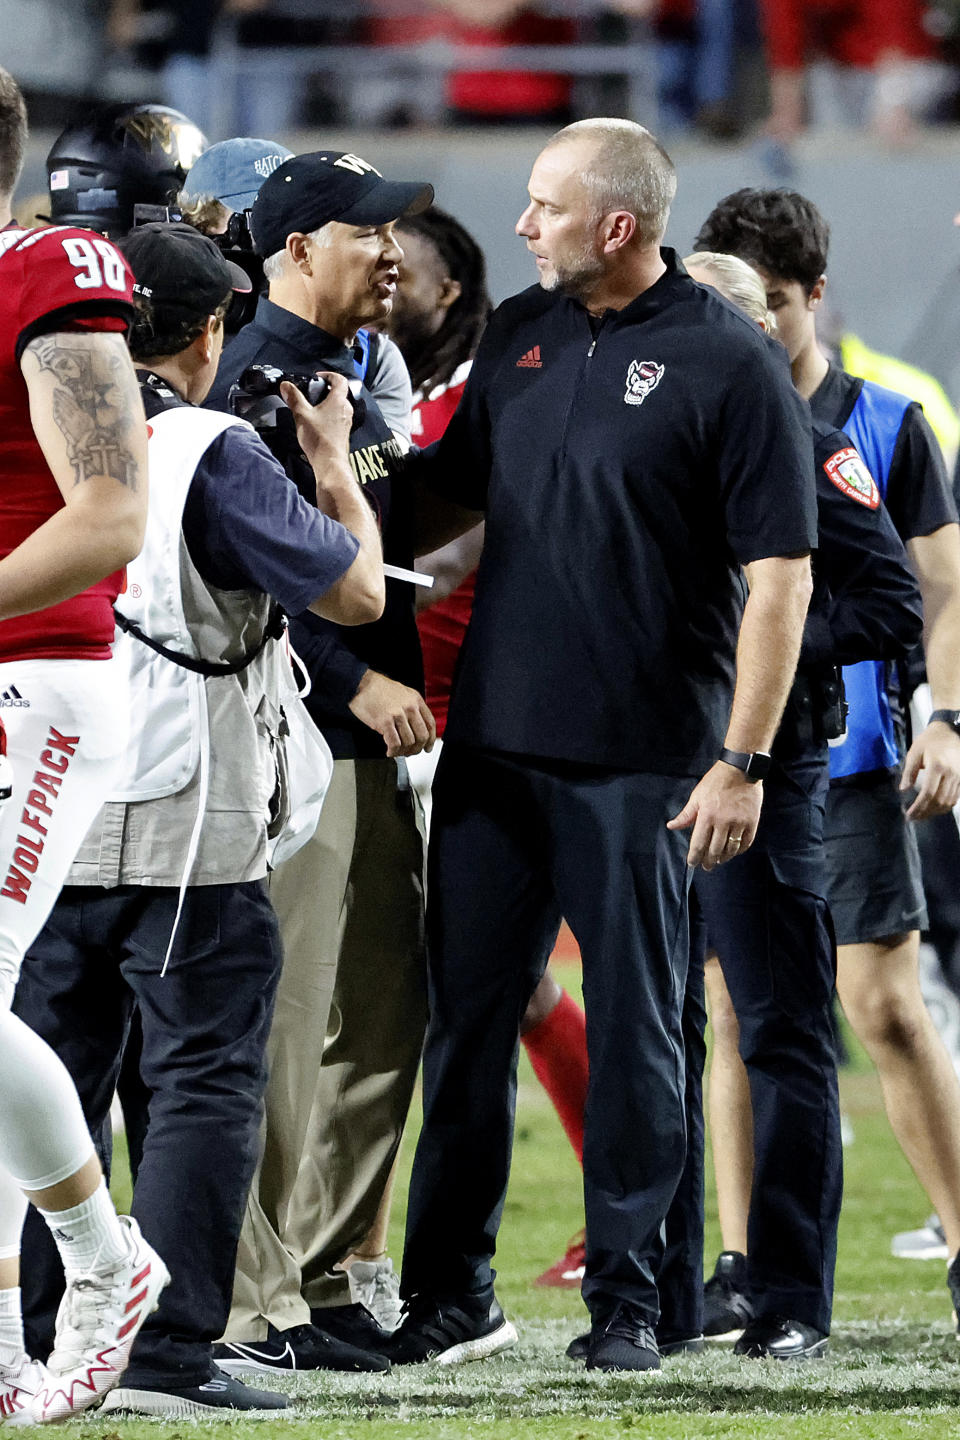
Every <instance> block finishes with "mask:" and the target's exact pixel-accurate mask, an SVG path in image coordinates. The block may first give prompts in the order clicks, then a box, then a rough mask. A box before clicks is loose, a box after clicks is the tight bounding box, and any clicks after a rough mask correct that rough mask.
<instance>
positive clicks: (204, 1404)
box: [100, 1369, 289, 1420]
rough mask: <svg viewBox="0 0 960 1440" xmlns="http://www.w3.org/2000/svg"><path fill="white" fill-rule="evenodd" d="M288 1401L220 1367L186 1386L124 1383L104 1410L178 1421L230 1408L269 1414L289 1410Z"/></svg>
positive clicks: (107, 1398) (282, 1396) (253, 1414)
mask: <svg viewBox="0 0 960 1440" xmlns="http://www.w3.org/2000/svg"><path fill="white" fill-rule="evenodd" d="M288 1404H289V1401H288V1400H287V1397H286V1396H285V1395H277V1394H276V1393H275V1392H274V1391H273V1390H254V1389H253V1387H252V1386H251V1385H244V1384H243V1382H242V1381H240V1380H238V1379H237V1378H236V1377H235V1376H234V1375H227V1374H225V1373H224V1371H223V1370H219V1369H216V1370H214V1373H213V1375H211V1377H210V1379H209V1380H205V1381H204V1382H203V1384H202V1385H185V1386H184V1387H183V1388H182V1389H175V1388H173V1387H171V1388H166V1387H164V1388H163V1389H159V1388H156V1387H153V1386H149V1387H148V1386H136V1385H127V1384H123V1385H120V1386H118V1388H117V1389H116V1390H111V1391H110V1393H109V1394H108V1395H107V1397H106V1399H105V1400H104V1402H103V1404H102V1405H101V1407H100V1413H101V1414H103V1412H104V1411H105V1410H123V1411H124V1412H125V1413H126V1414H128V1415H161V1416H164V1417H165V1418H166V1419H169V1420H177V1419H180V1418H181V1417H182V1416H185V1415H210V1414H213V1415H217V1414H223V1412H224V1411H225V1410H230V1411H233V1412H239V1411H243V1413H244V1414H245V1415H249V1416H251V1417H256V1416H258V1415H269V1414H270V1412H271V1411H273V1410H286V1408H287V1405H288Z"/></svg>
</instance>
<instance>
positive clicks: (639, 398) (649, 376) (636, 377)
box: [623, 360, 663, 405]
mask: <svg viewBox="0 0 960 1440" xmlns="http://www.w3.org/2000/svg"><path fill="white" fill-rule="evenodd" d="M662 379H663V366H662V365H658V364H657V362H656V360H631V361H630V368H629V370H628V371H627V389H626V393H625V395H624V397H623V403H624V404H625V405H642V404H643V402H644V400H646V398H647V396H648V395H649V394H650V392H651V390H656V388H657V386H658V385H659V384H660V381H661V380H662Z"/></svg>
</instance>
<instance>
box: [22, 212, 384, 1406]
mask: <svg viewBox="0 0 960 1440" xmlns="http://www.w3.org/2000/svg"><path fill="white" fill-rule="evenodd" d="M125 250H126V253H127V255H128V257H129V261H130V264H131V268H132V269H133V271H134V274H135V275H136V276H137V277H138V280H137V291H138V293H139V300H138V306H139V309H138V317H137V320H136V323H135V327H134V330H133V333H132V336H131V350H132V353H133V356H134V359H135V361H136V362H137V364H138V368H139V370H140V377H141V393H142V397H143V403H144V407H145V409H146V412H147V418H148V420H149V422H150V429H151V431H152V433H151V438H150V442H149V444H150V449H149V461H150V475H151V480H152V484H151V500H150V513H149V518H148V523H147V538H146V542H145V548H144V552H143V554H142V555H141V556H140V557H139V559H138V560H137V561H136V562H135V563H134V564H133V565H132V566H131V567H130V569H129V571H128V586H127V590H126V592H125V594H124V596H123V597H121V600H120V602H119V607H118V608H119V609H120V610H121V619H122V624H123V626H124V627H125V628H126V630H127V631H128V632H129V633H128V634H127V635H126V637H125V639H124V642H123V644H124V653H125V655H126V659H127V663H128V666H129V669H130V674H131V688H132V693H133V695H134V697H135V699H134V703H133V706H132V718H133V726H134V730H133V733H132V735H131V740H130V744H129V748H128V762H129V763H128V770H127V773H126V774H125V775H124V777H123V779H122V782H121V784H120V785H119V786H118V789H117V791H115V794H116V795H117V796H119V797H121V798H118V799H115V800H113V801H111V802H110V803H108V804H107V805H106V806H104V807H103V809H102V810H101V812H100V814H99V816H98V817H97V820H96V822H95V823H94V825H93V826H92V827H91V829H90V831H89V833H88V835H87V837H86V839H85V841H84V843H83V845H82V847H81V849H80V851H79V854H78V857H77V860H76V862H75V864H74V866H73V868H72V870H71V872H70V876H69V879H68V884H67V885H66V886H65V888H64V890H63V891H62V893H61V896H60V899H59V901H58V903H57V905H56V907H55V910H54V913H53V915H52V916H51V919H50V921H49V922H48V924H47V926H46V927H45V929H44V930H43V931H42V933H41V935H40V937H39V938H38V940H37V941H36V943H35V944H34V946H33V947H32V949H31V951H30V954H29V957H28V960H27V964H26V966H25V970H24V978H23V984H22V985H21V986H20V987H19V989H18V992H17V998H16V1005H17V1010H18V1013H19V1014H20V1015H21V1017H22V1018H23V1019H25V1020H26V1021H27V1023H29V1024H30V1025H31V1026H32V1027H33V1028H34V1029H35V1030H37V1032H38V1033H40V1034H41V1035H43V1036H44V1037H45V1038H46V1039H47V1041H48V1042H49V1043H50V1044H51V1045H52V1046H53V1048H54V1049H55V1050H57V1052H58V1053H59V1054H60V1056H61V1058H62V1059H63V1061H64V1063H65V1064H66V1066H67V1068H68V1069H69V1070H70V1072H71V1074H72V1075H73V1077H74V1080H75V1082H76V1084H77V1089H78V1091H79V1093H80V1096H81V1100H82V1101H83V1104H84V1110H85V1113H86V1116H87V1119H88V1122H89V1123H90V1125H91V1129H92V1130H93V1132H94V1134H96V1133H98V1131H99V1130H100V1128H101V1127H102V1126H103V1124H104V1121H105V1119H106V1116H107V1115H108V1113H109V1108H110V1103H111V1099H112V1096H113V1091H114V1087H115V1081H116V1075H117V1068H118V1065H119V1059H120V1051H121V1048H122V1045H123V1040H124V1034H125V1030H126V1026H127V1023H128V1021H129V1017H130V1012H131V1008H132V1005H133V1002H134V1000H136V1003H137V1005H138V1007H139V1010H140V1014H141V1017H142V1023H143V1054H142V1058H141V1062H140V1064H141V1073H142V1076H143V1079H144V1082H145V1084H146V1085H147V1087H148V1089H149V1091H150V1105H149V1124H148V1127H147V1133H146V1139H145V1144H144V1154H143V1159H142V1163H141V1166H140V1170H139V1173H138V1175H137V1179H136V1184H135V1187H134V1195H133V1211H134V1214H135V1215H136V1216H138V1218H139V1219H140V1222H141V1224H142V1226H143V1229H144V1231H145V1232H146V1233H147V1235H152V1236H154V1237H155V1238H156V1241H157V1244H158V1245H162V1247H163V1249H164V1252H165V1254H166V1255H167V1256H168V1257H169V1260H168V1266H169V1269H170V1271H171V1275H172V1283H171V1284H170V1286H169V1287H168V1289H167V1291H166V1293H165V1295H164V1297H163V1300H162V1301H161V1304H160V1308H159V1309H158V1310H157V1312H156V1314H155V1315H153V1316H152V1317H151V1318H150V1319H149V1320H148V1322H147V1324H146V1326H145V1328H144V1330H143V1331H142V1332H141V1335H140V1338H139V1340H138V1343H137V1344H136V1345H135V1346H134V1351H133V1356H132V1361H131V1365H130V1368H129V1370H128V1371H127V1375H126V1378H125V1382H124V1386H123V1388H122V1389H120V1390H114V1391H113V1392H112V1394H111V1396H110V1404H111V1407H112V1408H116V1409H124V1410H131V1411H134V1412H136V1413H142V1414H149V1415H170V1414H175V1415H184V1414H208V1413H210V1412H214V1413H216V1412H222V1411H237V1410H244V1411H250V1410H254V1411H256V1410H262V1409H275V1408H282V1407H283V1406H284V1405H285V1403H286V1402H285V1401H284V1400H283V1398H282V1397H280V1396H276V1395H271V1394H269V1393H261V1392H258V1391H249V1390H247V1389H246V1388H245V1387H244V1386H243V1385H242V1384H240V1382H239V1381H237V1380H235V1379H234V1378H233V1377H226V1376H224V1375H222V1374H220V1373H218V1372H217V1370H216V1368H215V1366H214V1364H213V1359H212V1348H211V1346H212V1341H213V1340H214V1339H215V1338H216V1337H217V1336H218V1335H219V1334H220V1333H221V1332H222V1328H223V1326H224V1324H225V1323H226V1318H227V1314H228V1311H229V1304H230V1294H231V1289H232V1281H233V1268H234V1262H235V1258H236V1248H237V1240H238V1235H239V1229H240V1220H241V1217H242V1214H243V1207H244V1202H245V1199H246V1195H247V1190H248V1187H249V1183H250V1175H251V1172H252V1169H253V1161H254V1156H255V1151H256V1142H257V1131H258V1124H259V1117H260V1106H261V1098H262V1093H263V1086H264V1081H265V1069H264V1050H265V1046H266V1040H267V1033H268V1029H269V1023H270V1016H271V1012H272V1008H273V998H274V993H275V989H276V984H277V980H278V978H279V973H280V961H281V950H280V941H279V936H278V933H277V925H276V920H275V917H274V914H273V911H272V909H271V907H270V902H269V899H268V897H267V892H266V888H265V886H264V883H263V882H264V878H265V875H266V869H267V844H268V838H269V831H270V828H271V826H275V825H276V824H279V823H280V821H281V820H282V809H281V811H280V813H279V814H278V813H276V812H277V809H278V806H279V805H280V801H281V798H282V790H281V788H280V787H279V786H278V775H277V766H276V762H275V755H276V754H277V753H278V752H279V751H281V750H282V748H283V731H284V728H285V727H284V725H283V723H282V722H283V717H282V715H281V713H280V690H279V673H278V666H279V664H280V653H279V647H278V643H277V633H276V631H275V629H274V625H273V620H274V617H275V613H276V605H277V604H279V605H282V606H283V607H284V608H285V609H287V610H292V611H296V612H300V611H302V610H304V609H305V608H307V607H310V608H312V610H313V611H314V612H315V613H318V614H319V615H324V616H328V617H329V618H330V619H331V620H333V621H337V622H339V623H342V624H347V625H350V624H358V623H360V622H364V621H367V620H370V619H372V618H373V617H374V616H376V615H377V614H378V613H379V612H380V610H381V609H382V606H383V600H384V595H383V580H382V571H381V566H382V562H381V559H380V542H379V536H378V534H377V529H376V525H375V523H374V520H373V517H372V515H371V513H370V510H369V507H368V506H367V505H366V503H365V502H364V500H363V498H362V495H361V494H360V492H359V490H358V487H357V486H356V484H355V482H354V480H353V476H352V473H351V471H350V468H349V464H348V461H347V454H346V437H347V433H348V428H349V418H350V409H349V406H348V404H347V400H346V394H345V386H344V385H343V384H342V383H341V381H340V380H339V378H337V377H334V379H333V381H332V386H333V390H334V393H333V394H332V395H331V396H330V397H329V398H328V400H327V401H326V402H325V406H326V407H327V408H324V406H321V407H319V409H318V411H317V412H314V411H312V410H311V409H310V407H309V406H307V405H306V402H302V403H300V402H301V397H299V396H297V395H296V394H295V393H293V392H288V399H289V400H290V401H291V403H292V404H293V405H294V406H296V415H297V423H298V434H299V437H300V442H301V444H302V446H303V448H304V450H305V452H306V453H307V454H308V455H309V456H310V464H311V469H312V473H313V475H314V498H315V505H314V506H309V505H307V504H306V503H305V502H304V501H303V500H302V498H301V497H300V496H299V495H298V493H297V491H296V489H295V488H294V486H293V485H292V484H291V483H290V481H289V480H288V479H287V478H286V476H285V475H284V474H283V471H282V470H281V469H280V467H279V466H278V465H277V464H276V462H275V461H274V460H273V458H272V457H271V456H270V454H269V452H268V451H267V450H266V448H265V447H264V446H263V444H262V443H261V442H260V441H259V440H258V439H257V436H256V435H255V434H254V433H253V432H252V430H251V429H250V427H249V426H247V425H245V424H243V423H242V422H241V421H237V420H234V419H232V418H231V417H228V416H225V415H219V414H214V413H211V412H208V411H204V410H202V409H199V408H198V406H199V403H200V402H201V401H202V400H203V398H204V396H205V394H206V392H207V389H208V387H209V385H210V383H211V381H212V379H213V376H214V374H215V372H216V368H217V363H218V361H219V358H220V349H221V345H222V335H223V329H222V320H223V313H224V311H225V309H226V305H227V303H228V302H229V299H230V296H231V288H232V286H233V285H237V286H241V285H246V284H247V283H248V282H247V281H246V277H245V276H244V275H243V273H242V272H240V271H234V270H231V268H230V267H229V266H228V264H227V262H226V261H225V260H224V258H223V256H222V255H221V254H220V252H219V250H218V249H217V247H216V245H215V244H214V243H213V241H212V240H210V239H208V238H207V237H205V236H203V235H201V234H200V233H199V232H198V231H196V230H194V229H192V228H191V227H189V226H186V225H183V226H179V225H163V224H161V225H147V226H144V227H142V228H141V229H139V230H136V231H134V233H133V234H132V235H131V236H130V237H129V238H128V240H127V241H126V242H125ZM317 507H319V508H317ZM336 517H339V518H340V519H341V520H342V521H343V522H344V523H343V524H340V523H337V521H336ZM345 527H346V528H345ZM351 532H352V533H351ZM28 1298H29V1296H28ZM28 1308H30V1310H31V1313H32V1315H33V1318H34V1329H35V1330H36V1328H37V1315H36V1306H35V1305H33V1304H31V1305H30V1306H29V1307H28Z"/></svg>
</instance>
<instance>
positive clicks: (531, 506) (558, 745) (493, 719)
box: [420, 251, 816, 775]
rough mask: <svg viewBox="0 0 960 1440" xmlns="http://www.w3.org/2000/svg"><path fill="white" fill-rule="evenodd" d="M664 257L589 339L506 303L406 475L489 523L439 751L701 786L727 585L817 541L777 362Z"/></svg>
mask: <svg viewBox="0 0 960 1440" xmlns="http://www.w3.org/2000/svg"><path fill="white" fill-rule="evenodd" d="M663 254H664V259H665V262H666V264H667V271H666V274H664V275H663V276H662V277H661V278H660V279H659V280H658V281H657V282H656V283H655V284H654V285H653V286H651V287H650V288H649V289H648V290H646V291H644V292H643V294H641V295H640V296H639V297H638V298H637V299H636V300H634V301H633V302H632V303H631V304H629V305H628V306H626V307H625V308H624V309H623V310H620V311H608V312H607V313H606V314H605V315H604V316H603V317H602V318H601V322H600V323H599V324H597V323H596V322H594V324H593V326H591V318H590V316H589V315H588V312H587V311H586V309H585V308H584V307H583V306H582V305H581V304H580V303H579V302H577V301H576V300H573V299H571V298H569V297H567V296H565V295H562V294H556V293H547V292H545V291H543V290H542V289H540V287H538V286H535V287H532V288H531V289H530V290H527V291H525V292H523V293H522V294H521V295H518V296H515V297H514V298H512V299H511V300H508V301H506V302H505V303H504V304H503V305H502V306H500V308H499V309H498V310H497V312H496V313H495V315H494V316H493V318H492V320H491V322H490V325H489V327H488V330H487V333H486V335H485V337H484V340H483V342H482V344H481V347H480V350H479V353H478V355H477V358H476V361H475V362H474V366H473V370H472V371H471V375H470V379H469V380H468V382H467V387H466V391H465V394H464V398H463V401H462V402H461V405H460V408H459V409H458V411H457V413H456V415H455V416H454V418H453V419H452V421H451V422H450V425H449V427H448V429H447V431H446V434H445V435H444V437H443V438H442V439H441V440H440V441H439V442H438V443H437V445H436V446H434V447H433V448H432V449H431V450H430V451H427V452H426V453H425V456H424V457H423V459H422V461H421V462H420V463H421V464H422V465H423V467H424V477H425V480H426V484H427V486H428V487H429V488H430V489H433V490H435V491H436V492H437V493H439V494H442V495H444V496H447V497H449V498H450V499H452V500H454V501H457V502H458V503H460V504H462V505H466V506H469V507H472V508H475V509H479V510H483V511H485V512H486V539H485V542H484V551H483V558H482V560H481V563H480V569H479V574H478V578H477V593H476V603H475V607H474V612H473V620H472V622H471V625H470V629H469V631H468V634H467V638H466V641H465V644H464V648H463V653H462V656H461V662H460V667H459V671H458V676H457V681H456V684H455V688H454V693H453V702H452V707H451V712H450V721H449V724H448V727H447V731H446V734H447V737H448V738H449V739H451V740H454V741H460V742H462V743H466V744H470V745H475V746H483V747H485V748H491V749H495V750H500V751H507V752H512V753H515V754H522V755H528V756H531V757H542V758H546V759H556V760H566V761H574V762H581V763H589V764H596V765H599V766H605V767H610V768H615V769H634V770H648V771H650V772H653V773H662V774H678V775H697V774H699V773H702V771H703V770H704V769H706V768H707V767H708V766H709V765H710V764H711V763H712V762H713V761H714V760H715V759H716V757H717V754H718V752H719V747H720V745H721V743H722V739H723V735H724V732H725V728H726V724H727V720H728V716H729V709H730V701H731V697H732V686H733V679H734V654H735V647H736V636H737V631H738V627H739V621H740V615H741V611H742V606H743V600H744V583H743V579H742V575H741V570H740V567H741V565H742V564H746V563H749V562H750V561H753V560H759V559H762V558H765V557H770V556H782V555H796V554H804V553H806V552H807V551H809V550H811V549H813V548H814V547H815V545H816V500H815V492H814V481H813V453H812V445H811V434H810V418H809V410H808V408H807V406H806V404H805V402H804V401H803V400H801V399H800V397H799V396H798V395H797V393H796V392H795V390H794V388H793V385H792V383H791V380H790V372H789V367H788V364H787V361H786V355H785V353H784V352H783V351H782V349H780V347H776V346H774V345H773V344H772V343H771V342H770V341H768V340H767V339H766V338H765V337H764V336H763V335H762V333H761V332H760V331H759V330H758V329H757V327H756V326H754V325H752V324H751V323H750V322H749V321H748V320H746V319H745V318H744V317H743V316H742V315H741V314H740V313H739V312H738V311H737V310H735V309H734V307H733V306H731V305H729V304H728V303H727V302H726V301H725V300H723V299H722V298H721V297H720V296H718V295H717V294H716V292H714V291H712V290H709V289H707V288H705V287H702V286H699V285H697V284H695V282H694V281H692V280H691V279H690V277H689V276H688V275H687V274H686V271H685V270H684V269H683V266H682V265H681V264H680V263H679V262H678V261H677V259H676V256H675V255H674V253H673V252H672V251H664V252H663Z"/></svg>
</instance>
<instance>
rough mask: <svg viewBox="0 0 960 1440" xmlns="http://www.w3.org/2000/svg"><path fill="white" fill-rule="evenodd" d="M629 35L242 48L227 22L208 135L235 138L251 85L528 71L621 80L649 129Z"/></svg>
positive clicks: (351, 2) (645, 47) (350, 11)
mask: <svg viewBox="0 0 960 1440" xmlns="http://www.w3.org/2000/svg"><path fill="white" fill-rule="evenodd" d="M542 8H544V10H546V11H547V13H552V14H558V15H566V16H569V17H571V18H573V19H578V20H581V21H589V20H591V19H592V18H593V17H594V16H595V15H596V14H597V12H598V11H601V10H602V9H603V6H602V5H601V4H597V3H595V0H553V3H551V4H549V5H548V6H544V7H542ZM397 10H398V11H400V12H401V13H402V11H403V10H406V11H407V12H408V13H413V6H411V5H410V4H409V0H407V3H405V4H403V5H401V4H398V6H397ZM273 13H277V14H279V15H281V16H282V17H283V18H293V19H296V18H308V17H309V18H310V19H314V20H315V19H317V18H323V17H324V16H328V17H330V18H336V20H337V21H338V22H341V23H342V22H343V21H344V20H348V21H349V20H350V19H357V20H362V19H364V18H369V16H370V9H369V7H368V6H366V5H364V3H363V0H336V3H335V4H331V3H329V0H319V3H318V0H311V3H298V0H284V3H283V4H281V5H280V6H278V7H277V8H276V10H275V11H274V12H273ZM381 13H382V12H381ZM421 13H425V12H424V11H421ZM590 28H591V27H590V25H589V24H587V25H586V26H585V29H586V30H587V32H589V29H590ZM632 29H633V33H634V37H635V38H632V39H631V41H630V42H629V43H626V44H601V43H597V42H596V41H595V40H591V39H586V40H584V41H580V42H575V43H571V44H558V45H511V46H486V45H463V44H459V43H455V42H452V41H450V40H448V39H444V38H436V39H431V40H429V41H426V42H423V43H417V44H392V45H375V44H370V45H366V44H355V43H349V44H330V45H277V46H272V45H271V46H256V45H244V44H241V43H240V26H239V24H238V23H237V22H236V21H233V20H224V21H223V22H222V23H221V24H220V26H219V27H218V30H217V33H216V36H215V40H214V44H213V48H212V51H211V55H210V70H209V79H210V88H211V93H212V94H213V96H214V114H213V120H212V123H211V131H212V132H213V133H214V134H215V135H217V136H219V137H223V136H226V135H229V134H231V133H236V130H235V122H236V113H237V103H238V97H239V96H240V94H241V93H242V91H243V89H244V87H245V86H248V85H250V84H257V85H277V86H284V87H289V86H290V84H291V82H296V81H304V80H306V79H308V78H311V77H313V76H332V77H334V78H336V79H340V80H342V81H344V82H345V84H349V85H351V86H352V85H356V84H358V83H370V82H373V83H376V81H377V80H378V79H383V80H386V79H387V78H388V77H392V76H396V75H397V74H403V75H404V76H405V77H406V78H407V81H408V83H409V84H411V85H414V86H416V85H419V84H423V85H424V86H431V85H432V86H436V85H438V84H440V85H442V84H443V82H444V81H445V80H446V78H447V77H448V76H450V75H452V74H454V73H469V72H474V73H486V72H491V71H492V72H496V71H513V72H515V71H529V72H532V73H541V74H556V75H568V76H570V77H571V78H574V79H596V78H599V77H606V76H610V77H614V78H619V79H621V80H622V81H623V82H624V86H625V91H626V104H627V107H628V112H629V114H630V116H631V117H637V118H639V117H644V123H651V121H655V116H656V104H657V101H656V59H655V54H654V50H653V47H652V44H651V43H650V41H649V38H648V35H647V33H646V30H645V27H644V26H642V25H638V24H636V23H634V25H633V27H632Z"/></svg>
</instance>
